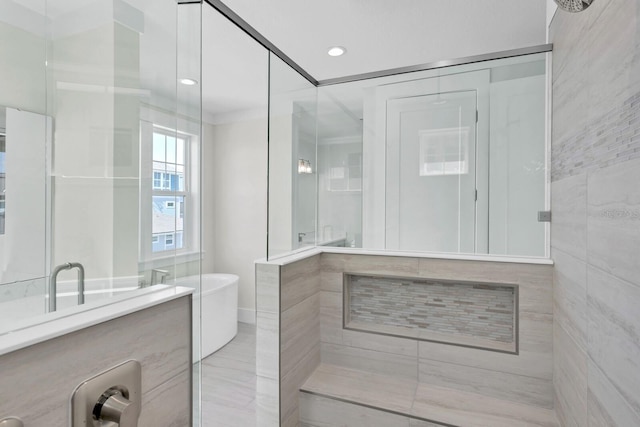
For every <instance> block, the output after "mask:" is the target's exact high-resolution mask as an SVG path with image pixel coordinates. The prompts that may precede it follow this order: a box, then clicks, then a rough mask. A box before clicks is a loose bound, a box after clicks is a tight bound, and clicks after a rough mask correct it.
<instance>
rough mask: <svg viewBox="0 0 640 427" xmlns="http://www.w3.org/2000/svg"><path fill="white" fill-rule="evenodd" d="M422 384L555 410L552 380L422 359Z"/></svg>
mask: <svg viewBox="0 0 640 427" xmlns="http://www.w3.org/2000/svg"><path fill="white" fill-rule="evenodd" d="M419 369H420V383H425V384H429V385H435V386H439V387H447V388H453V389H457V390H462V391H467V392H473V393H478V394H481V395H484V396H492V397H496V398H499V399H504V400H507V401H511V402H517V403H522V404H525V405H532V406H538V407H541V408H553V385H552V383H551V381H549V380H542V379H539V378H533V377H526V376H523V375H513V374H508V373H504V372H498V371H489V370H486V369H480V368H475V367H470V366H463V365H455V364H452V363H446V362H438V361H434V360H429V359H420V361H419Z"/></svg>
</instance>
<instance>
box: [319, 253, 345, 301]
mask: <svg viewBox="0 0 640 427" xmlns="http://www.w3.org/2000/svg"><path fill="white" fill-rule="evenodd" d="M323 256H324V255H323ZM342 278H343V275H342V272H335V271H324V270H323V271H322V273H321V274H320V289H321V290H323V291H328V292H342V287H343V279H342Z"/></svg>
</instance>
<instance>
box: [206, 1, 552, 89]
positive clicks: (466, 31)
mask: <svg viewBox="0 0 640 427" xmlns="http://www.w3.org/2000/svg"><path fill="white" fill-rule="evenodd" d="M223 2H224V3H225V5H227V6H228V7H229V8H231V9H232V10H233V11H234V12H235V13H237V14H238V15H239V16H241V17H242V18H243V19H244V20H245V21H247V22H248V23H249V24H250V25H251V26H252V27H254V28H255V29H256V30H257V31H258V32H260V33H261V34H262V35H263V36H264V37H266V38H267V39H268V40H269V41H270V42H272V43H273V44H274V45H275V46H277V47H278V48H279V49H280V50H281V51H282V52H284V53H285V54H286V55H287V56H289V57H290V58H291V59H292V60H293V61H295V62H296V63H297V64H298V65H300V66H301V67H302V68H303V69H304V70H305V71H307V72H308V73H309V74H311V75H312V76H313V77H314V78H315V79H317V80H325V79H330V78H335V77H344V76H348V75H354V74H361V73H367V72H372V71H380V70H386V69H391V68H397V67H404V66H411V65H417V64H423V63H428V62H434V61H439V60H444V59H455V58H462V57H467V56H472V55H479V54H484V53H490V52H498V51H503V50H510V49H516V48H520V47H527V46H535V45H540V44H544V43H545V40H546V28H545V27H546V6H547V1H546V0H324V1H322V2H314V3H311V2H309V1H305V0H259V1H256V0H223ZM206 40H207V39H205V42H204V44H203V47H204V48H206V47H207V42H206ZM335 45H339V46H344V47H346V48H347V51H348V52H347V54H346V55H344V56H342V57H338V58H333V57H330V56H328V55H327V49H328V48H329V47H330V46H335Z"/></svg>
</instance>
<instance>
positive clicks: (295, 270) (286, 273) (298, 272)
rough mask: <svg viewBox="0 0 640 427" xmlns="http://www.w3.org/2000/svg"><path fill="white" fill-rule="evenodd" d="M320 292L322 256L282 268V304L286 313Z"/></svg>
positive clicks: (315, 256)
mask: <svg viewBox="0 0 640 427" xmlns="http://www.w3.org/2000/svg"><path fill="white" fill-rule="evenodd" d="M319 291H320V255H314V256H312V257H310V258H305V259H302V260H300V261H297V262H294V263H291V264H287V265H284V266H282V268H281V283H280V303H281V305H282V306H281V311H285V310H287V309H289V308H291V307H293V306H294V305H296V304H298V303H299V302H301V301H303V300H305V299H306V298H309V297H310V296H311V295H315V294H317V293H318V292H319Z"/></svg>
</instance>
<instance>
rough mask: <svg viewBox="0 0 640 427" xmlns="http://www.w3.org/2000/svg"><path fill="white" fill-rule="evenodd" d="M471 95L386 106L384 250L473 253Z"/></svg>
mask: <svg viewBox="0 0 640 427" xmlns="http://www.w3.org/2000/svg"><path fill="white" fill-rule="evenodd" d="M477 104H478V102H477V91H476V90H460V91H451V92H445V93H440V92H439V91H438V92H437V93H430V94H423V95H419V96H410V97H403V98H396V99H389V100H388V101H387V147H386V148H387V177H386V187H387V188H386V219H387V230H386V247H387V249H401V250H411V251H429V252H463V253H464V252H467V253H472V252H474V251H475V249H476V234H477V231H478V230H476V227H477V221H476V200H477V190H476V189H477V188H478V186H477V183H476V145H477V136H476V121H477V108H478V107H477Z"/></svg>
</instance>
